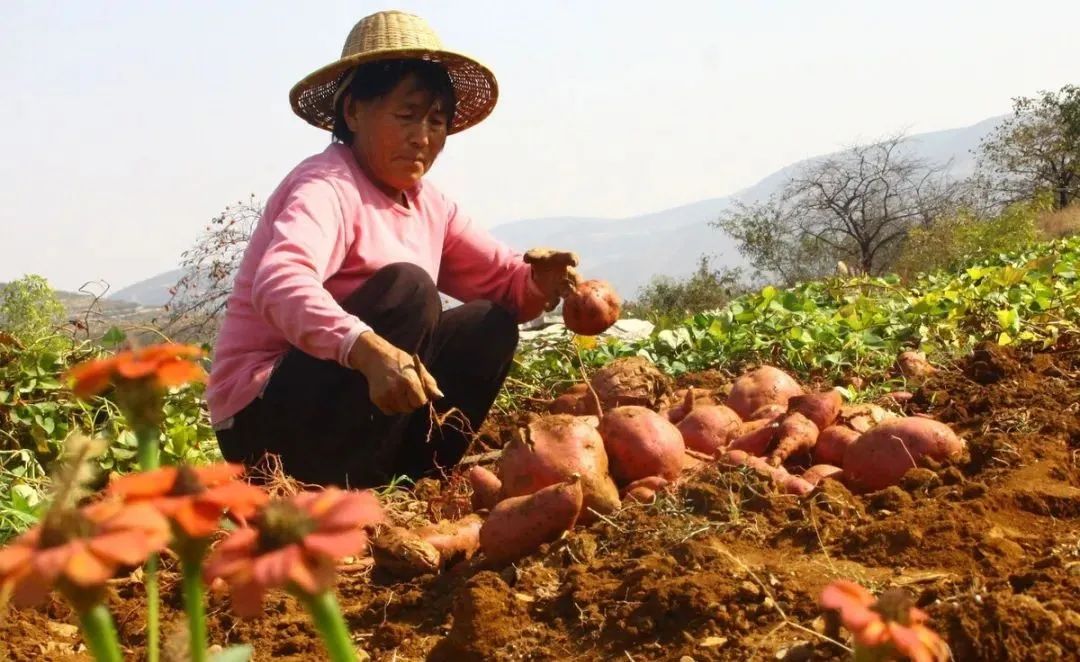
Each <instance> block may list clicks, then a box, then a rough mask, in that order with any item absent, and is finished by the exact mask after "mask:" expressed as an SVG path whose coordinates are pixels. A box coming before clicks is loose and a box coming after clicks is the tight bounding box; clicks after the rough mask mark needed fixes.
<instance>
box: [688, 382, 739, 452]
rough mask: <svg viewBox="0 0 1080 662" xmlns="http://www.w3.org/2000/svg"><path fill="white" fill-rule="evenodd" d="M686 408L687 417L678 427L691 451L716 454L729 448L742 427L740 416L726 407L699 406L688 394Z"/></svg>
mask: <svg viewBox="0 0 1080 662" xmlns="http://www.w3.org/2000/svg"><path fill="white" fill-rule="evenodd" d="M684 407H685V409H686V412H687V413H686V416H684V417H683V419H682V420H681V421H679V423H678V425H677V426H676V427H678V428H679V433H680V434H682V438H683V441H684V442H685V443H686V447H687V448H689V449H691V450H695V451H699V452H701V453H709V454H712V453H715V452H716V451H718V450H719V449H721V448H723V447H724V446H727V445H728V443H729V442H730V441H731V440H732V439H733V438H734V436H735V435H736V434H737V433H738V431H739V428H740V427H741V426H742V420H741V419H740V418H739V415H738V414H736V413H735V412H733V411H732V410H731V409H729V408H728V407H725V406H724V405H698V404H695V402H694V400H693V396H692V395H689V394H688V395H687V396H686V402H685V403H684Z"/></svg>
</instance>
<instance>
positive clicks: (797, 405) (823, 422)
mask: <svg viewBox="0 0 1080 662" xmlns="http://www.w3.org/2000/svg"><path fill="white" fill-rule="evenodd" d="M843 404H844V398H843V397H842V396H841V395H840V391H837V390H836V389H832V390H829V391H825V392H823V393H807V394H806V395H796V396H794V397H792V398H791V399H790V400H788V412H797V413H799V414H802V415H803V416H805V417H807V418H808V419H810V420H811V421H813V423H814V425H816V426H817V427H818V429H819V430H824V429H825V428H827V427H829V426H830V425H832V424H833V422H834V421H836V417H837V416H839V415H840V407H841V406H843Z"/></svg>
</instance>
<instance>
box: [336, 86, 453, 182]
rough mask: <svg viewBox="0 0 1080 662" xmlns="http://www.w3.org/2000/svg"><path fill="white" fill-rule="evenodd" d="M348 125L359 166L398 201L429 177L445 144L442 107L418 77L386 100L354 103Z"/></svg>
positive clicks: (346, 120) (444, 115) (346, 115)
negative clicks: (425, 177)
mask: <svg viewBox="0 0 1080 662" xmlns="http://www.w3.org/2000/svg"><path fill="white" fill-rule="evenodd" d="M345 122H346V124H348V126H349V129H350V130H351V131H352V132H353V144H352V150H353V153H354V154H355V155H356V158H357V160H358V161H359V163H360V166H361V167H362V168H363V169H364V170H365V172H366V173H367V174H368V176H369V177H371V178H372V179H373V180H374V181H375V183H376V184H377V185H379V187H380V188H382V189H383V190H384V191H386V192H387V193H389V194H390V196H391V197H393V198H397V197H399V196H400V195H401V192H402V191H404V190H406V189H408V188H411V187H412V186H413V185H415V184H416V183H417V182H418V181H420V178H421V177H423V176H424V175H425V174H427V172H428V170H430V169H431V165H432V164H433V163H434V162H435V157H437V156H438V155H439V152H441V151H442V148H443V145H444V144H446V132H447V128H448V126H447V124H448V121H447V113H446V111H445V109H444V106H443V102H442V100H441V99H438V98H436V96H435V95H434V94H432V93H431V92H428V91H426V90H424V89H422V88H420V87H419V86H418V85H417V80H416V77H415V76H413V75H409V76H408V77H406V78H404V79H402V81H401V82H400V83H398V85H397V87H395V88H394V89H393V90H391V91H390V92H389V93H388V94H386V95H383V96H382V97H379V98H376V99H372V100H370V101H357V102H352V101H351V100H350V102H349V105H348V110H347V112H346V113H345Z"/></svg>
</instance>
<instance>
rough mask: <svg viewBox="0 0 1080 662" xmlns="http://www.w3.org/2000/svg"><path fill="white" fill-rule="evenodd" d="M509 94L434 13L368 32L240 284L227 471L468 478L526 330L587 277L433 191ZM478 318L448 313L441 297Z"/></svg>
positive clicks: (217, 385)
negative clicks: (232, 465)
mask: <svg viewBox="0 0 1080 662" xmlns="http://www.w3.org/2000/svg"><path fill="white" fill-rule="evenodd" d="M496 96H497V87H496V83H495V79H494V77H493V76H492V75H491V73H490V72H489V71H488V70H487V69H486V68H485V67H483V66H482V65H480V64H479V63H477V62H476V61H475V60H472V59H470V58H468V57H465V56H463V55H460V54H457V53H454V52H451V51H448V50H445V49H444V48H442V46H441V44H440V43H439V40H438V38H437V37H436V36H435V34H434V33H433V32H432V31H431V30H430V28H429V27H428V26H427V25H426V24H425V23H424V21H423V20H421V19H420V18H418V17H415V16H412V15H409V14H404V13H401V12H380V13H378V14H374V15H372V16H368V17H367V18H364V19H363V20H361V21H360V22H359V23H357V25H356V26H355V27H354V28H353V30H352V32H351V33H350V34H349V37H348V39H347V40H346V43H345V48H344V50H343V54H342V57H341V59H339V60H338V61H336V62H334V63H332V64H330V65H327V66H325V67H323V68H321V69H319V70H317V71H316V72H314V73H313V74H311V75H309V76H307V77H306V78H304V79H303V80H302V81H301V82H300V83H298V84H297V85H296V86H295V87H294V88H293V90H292V93H291V95H290V98H291V102H292V106H293V109H294V111H295V112H296V113H297V114H298V115H300V117H302V118H304V119H305V120H307V121H308V122H309V123H311V124H313V125H315V126H317V127H320V128H323V129H327V130H329V131H331V132H332V136H333V140H332V142H331V144H330V145H329V146H328V147H327V148H326V149H325V150H324V151H323V152H322V153H320V154H316V155H314V156H311V157H309V158H307V159H305V160H304V161H303V162H301V163H300V164H299V165H298V166H296V168H295V169H293V170H292V172H290V173H289V174H288V176H286V177H285V179H284V181H282V182H281V184H280V185H279V186H278V188H277V189H276V190H275V191H274V193H273V194H272V195H271V196H270V198H269V199H268V200H267V204H266V209H265V211H264V214H263V216H262V218H261V219H260V221H259V223H258V225H257V226H256V228H255V230H254V232H253V234H252V237H251V240H250V242H249V245H248V247H247V250H246V253H245V254H244V257H243V260H242V262H241V265H240V268H239V270H238V273H237V276H236V281H235V285H234V289H233V291H232V293H231V295H230V298H229V302H228V306H227V309H226V314H225V319H224V322H223V325H222V327H221V331H220V333H219V337H218V341H217V346H216V348H215V355H214V364H213V368H212V372H211V375H210V383H209V388H208V390H207V400H208V403H209V406H210V413H211V420H212V422H213V424H214V427H215V430H216V431H217V436H218V442H219V445H220V447H221V451H222V453H223V455H224V456H225V458H226V459H228V460H230V461H236V462H245V463H247V464H252V463H255V462H257V461H258V460H259V459H260V458H261V457H262V456H263V455H264V454H265V453H272V454H275V455H277V456H279V458H280V461H281V463H282V467H283V469H284V470H285V471H286V473H288V474H290V475H292V476H293V477H295V478H297V479H298V480H300V481H303V482H308V483H315V484H322V485H328V484H338V485H349V486H354V487H355V486H370V485H376V484H382V483H385V482H386V481H389V480H390V479H391V478H393V477H394V476H402V475H404V476H409V477H412V478H416V477H419V476H422V475H427V474H430V473H432V472H434V471H437V470H439V469H440V468H445V467H449V466H452V465H454V464H455V463H457V462H458V461H459V460H460V459H461V457H462V455H463V454H464V452H465V449H466V446H467V445H468V442H469V435H468V434H467V433H468V431H469V430H476V429H478V428H479V426H480V424H481V423H482V422H483V420H484V418H485V417H486V416H487V414H488V411H489V409H490V408H491V405H492V403H493V402H494V400H495V396H496V394H497V393H498V391H499V389H500V388H501V386H502V383H503V380H504V379H505V378H506V375H507V372H508V371H509V369H510V365H511V362H512V359H513V355H514V352H515V349H516V347H517V340H518V336H517V329H518V324H519V323H521V322H524V321H527V320H529V319H532V318H534V317H536V316H538V315H540V314H541V313H543V312H544V311H545V310H551V309H552V308H553V307H554V305H555V304H556V303H557V302H558V299H559V297H560V296H561V295H562V294H563V293H564V292H565V288H566V287H567V286H568V284H572V283H573V282H575V279H576V278H577V277H576V275H575V273H574V270H573V267H574V266H575V265H576V263H577V258H576V257H575V256H574V255H573V254H571V253H566V252H559V251H545V250H538V251H530V252H529V253H527V254H526V255H525V256H520V255H517V254H515V253H514V252H512V251H511V250H510V249H509V248H508V247H506V246H504V245H502V244H501V243H499V242H497V241H495V240H494V239H493V238H492V237H491V236H490V235H489V234H487V233H486V232H484V231H483V230H482V229H481V228H479V227H478V226H476V224H475V223H474V222H473V221H472V220H471V219H470V218H469V217H468V216H466V215H465V214H464V213H463V212H462V211H461V210H460V209H459V208H458V207H457V205H456V204H454V202H453V201H452V200H450V199H448V198H447V197H445V196H444V195H443V194H441V193H440V192H439V191H437V190H436V189H435V188H434V187H433V186H432V185H431V184H430V183H428V182H426V181H424V180H423V176H424V175H425V174H427V172H428V171H429V170H430V168H431V165H432V163H433V162H434V161H435V159H436V158H437V157H438V155H439V153H440V152H441V151H442V149H443V145H444V143H445V140H446V137H447V136H448V135H449V134H453V133H457V132H459V131H462V130H463V129H466V128H468V127H470V126H473V125H475V124H476V123H477V122H479V121H481V120H482V119H484V118H485V117H486V116H487V115H488V114H489V113H490V112H491V110H492V108H493V107H494V104H495V99H496ZM440 291H441V292H444V293H446V294H448V295H450V296H451V297H454V298H456V299H458V300H460V301H462V302H464V303H463V305H461V306H458V307H456V308H452V309H449V310H446V311H443V310H442V305H441V300H440V296H439V292H440Z"/></svg>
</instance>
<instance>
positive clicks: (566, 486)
mask: <svg viewBox="0 0 1080 662" xmlns="http://www.w3.org/2000/svg"><path fill="white" fill-rule="evenodd" d="M583 501H584V494H583V493H582V490H581V480H580V477H578V476H574V477H572V478H570V480H567V481H565V482H562V483H556V484H555V485H549V486H547V487H545V488H543V489H541V490H538V491H536V492H533V493H532V494H529V495H527V496H519V497H510V498H509V499H504V500H503V501H500V502H499V503H498V504H497V505H496V506H495V507H494V508H492V509H491V514H490V515H488V518H487V519H486V520H485V521H484V523H483V525H482V526H481V527H480V549H482V550H483V552H484V556H485V557H486V558H487V559H488V560H489V561H490V562H492V563H494V564H504V563H510V562H512V561H516V560H518V559H520V558H522V557H524V556H528V555H529V554H531V553H533V552H535V551H536V550H537V549H538V548H539V547H540V546H541V545H543V544H544V543H548V542H551V541H553V540H555V539H556V538H558V537H559V536H560V535H562V533H563V532H564V531H568V530H570V529H572V528H573V527H574V524H575V523H577V518H578V515H579V513H580V512H581V509H582V503H583Z"/></svg>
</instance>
